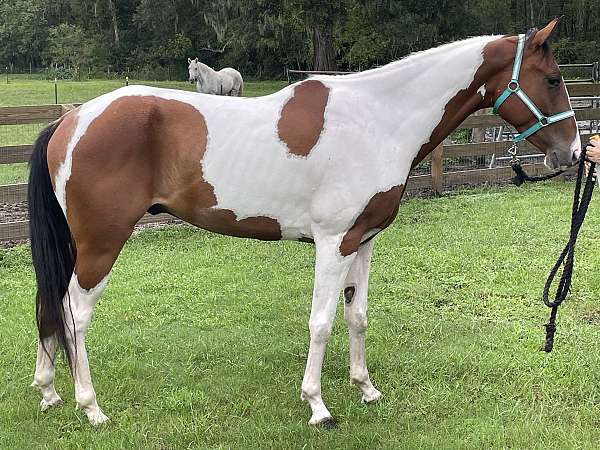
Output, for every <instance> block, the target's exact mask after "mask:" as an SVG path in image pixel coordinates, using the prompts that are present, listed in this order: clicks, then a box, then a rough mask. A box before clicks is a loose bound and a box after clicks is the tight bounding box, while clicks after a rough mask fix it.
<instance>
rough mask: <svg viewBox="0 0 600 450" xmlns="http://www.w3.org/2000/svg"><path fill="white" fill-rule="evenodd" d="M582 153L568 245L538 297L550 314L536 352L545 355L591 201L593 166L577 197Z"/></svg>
mask: <svg viewBox="0 0 600 450" xmlns="http://www.w3.org/2000/svg"><path fill="white" fill-rule="evenodd" d="M585 153H586V149H585V148H584V149H583V151H582V152H581V159H580V161H579V167H578V169H577V180H576V182H575V194H574V196H573V211H572V216H571V233H570V236H569V242H567V245H566V246H565V248H564V249H563V251H562V252H561V253H560V255H559V256H558V259H557V260H556V263H555V264H554V266H553V267H552V269H551V270H550V274H549V275H548V279H547V280H546V285H545V286H544V292H543V294H542V299H543V301H544V304H545V305H546V306H547V307H549V308H552V309H551V311H550V318H549V319H548V323H547V324H546V325H545V328H546V340H545V342H544V346H543V347H542V348H541V349H540V350H543V351H545V352H546V353H550V352H551V351H552V348H553V347H554V334H555V333H556V313H557V311H558V307H559V306H560V305H561V303H562V302H563V301H564V300H565V298H566V297H567V295H568V293H569V290H570V288H571V278H572V277H573V261H574V257H575V244H576V243H577V235H578V234H579V229H580V228H581V224H582V223H583V220H584V219H585V214H586V212H587V209H588V206H589V204H590V200H591V199H592V194H593V192H594V184H595V183H596V175H595V168H596V164H595V163H591V164H590V168H589V175H588V176H587V179H586V182H585V187H584V189H583V194H582V195H581V198H580V197H579V194H580V192H581V184H582V181H583V177H584V173H585ZM563 263H564V268H563V272H562V275H561V277H560V281H559V283H558V287H557V289H556V296H555V297H554V300H549V298H548V295H549V292H550V287H551V286H552V282H553V281H554V278H555V277H556V274H557V272H558V269H560V266H561V265H563Z"/></svg>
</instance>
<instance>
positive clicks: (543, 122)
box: [540, 117, 550, 127]
mask: <svg viewBox="0 0 600 450" xmlns="http://www.w3.org/2000/svg"><path fill="white" fill-rule="evenodd" d="M540 125H541V126H542V127H546V126H548V125H550V122H548V118H547V117H540Z"/></svg>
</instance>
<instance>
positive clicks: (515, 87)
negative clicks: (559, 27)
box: [494, 34, 575, 144]
mask: <svg viewBox="0 0 600 450" xmlns="http://www.w3.org/2000/svg"><path fill="white" fill-rule="evenodd" d="M524 50H525V35H524V34H520V35H519V43H518V44H517V53H516V55H515V64H514V66H513V72H512V78H511V80H510V81H509V82H508V86H507V87H506V89H505V90H504V92H503V93H502V95H501V96H500V97H498V100H496V103H495V104H494V114H498V110H499V109H500V107H501V106H502V104H503V103H504V102H505V101H506V100H507V99H508V97H510V96H511V95H512V94H516V95H517V97H519V98H520V99H521V101H522V102H523V103H525V106H527V108H529V110H530V111H531V112H532V113H533V115H534V116H535V117H536V119H537V123H535V124H533V125H532V126H530V127H529V128H528V129H527V130H525V131H523V132H522V133H519V134H517V135H516V136H515V137H514V138H513V142H514V143H515V144H516V143H517V142H521V141H524V140H525V139H527V138H528V137H529V136H531V135H533V134H535V133H537V132H538V131H539V130H541V129H542V128H544V127H547V126H548V125H552V124H553V123H556V122H560V121H561V120H565V119H568V118H569V117H574V116H575V112H574V111H573V110H569V111H565V112H561V113H558V114H554V115H553V116H550V117H546V116H545V115H544V114H542V112H541V111H540V109H539V108H538V107H537V106H536V105H535V103H534V102H533V100H531V99H530V98H529V97H528V96H527V94H526V93H525V92H524V91H523V90H522V89H521V85H520V84H519V73H520V72H521V63H522V62H523V52H524Z"/></svg>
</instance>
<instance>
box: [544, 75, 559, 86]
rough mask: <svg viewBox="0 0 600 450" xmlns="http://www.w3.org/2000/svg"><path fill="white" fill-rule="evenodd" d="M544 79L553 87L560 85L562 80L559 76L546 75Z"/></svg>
mask: <svg viewBox="0 0 600 450" xmlns="http://www.w3.org/2000/svg"><path fill="white" fill-rule="evenodd" d="M546 81H547V82H548V86H550V87H551V88H555V87H558V86H560V83H561V81H562V80H561V78H560V77H546Z"/></svg>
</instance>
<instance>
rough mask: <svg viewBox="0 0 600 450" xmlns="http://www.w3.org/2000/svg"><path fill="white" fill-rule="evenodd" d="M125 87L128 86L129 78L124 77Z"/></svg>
mask: <svg viewBox="0 0 600 450" xmlns="http://www.w3.org/2000/svg"><path fill="white" fill-rule="evenodd" d="M125 86H129V77H125Z"/></svg>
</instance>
